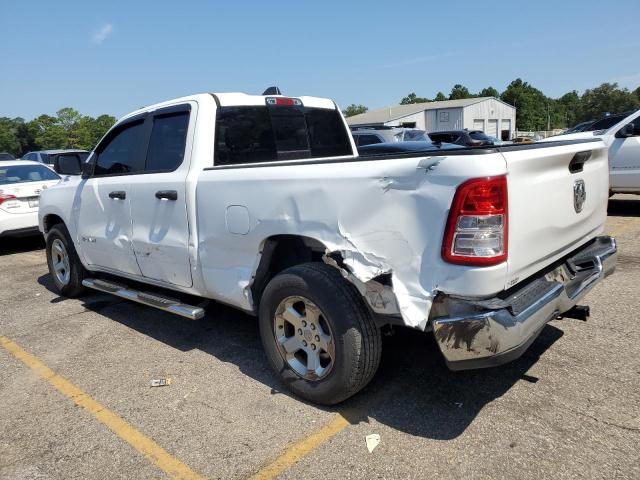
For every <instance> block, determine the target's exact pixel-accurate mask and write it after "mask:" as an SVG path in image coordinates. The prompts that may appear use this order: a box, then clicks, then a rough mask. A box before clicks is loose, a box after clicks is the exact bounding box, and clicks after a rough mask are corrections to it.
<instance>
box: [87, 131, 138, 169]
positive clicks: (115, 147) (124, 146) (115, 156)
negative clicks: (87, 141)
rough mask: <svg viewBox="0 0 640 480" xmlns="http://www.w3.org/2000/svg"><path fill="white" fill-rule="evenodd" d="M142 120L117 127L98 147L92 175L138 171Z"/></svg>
mask: <svg viewBox="0 0 640 480" xmlns="http://www.w3.org/2000/svg"><path fill="white" fill-rule="evenodd" d="M142 135H143V120H139V121H137V122H133V123H128V124H126V125H123V126H122V127H120V128H117V129H116V130H114V131H113V132H112V134H110V135H109V137H107V138H106V139H105V141H103V142H102V143H101V144H100V146H99V147H98V151H97V153H98V159H97V161H96V165H95V169H94V171H93V175H94V176H102V175H117V174H124V173H133V172H139V171H141V170H142V162H141V161H140V143H141V142H142Z"/></svg>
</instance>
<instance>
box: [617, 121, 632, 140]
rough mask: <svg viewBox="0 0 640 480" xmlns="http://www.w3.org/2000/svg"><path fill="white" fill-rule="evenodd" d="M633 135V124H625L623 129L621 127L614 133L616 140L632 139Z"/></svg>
mask: <svg viewBox="0 0 640 480" xmlns="http://www.w3.org/2000/svg"><path fill="white" fill-rule="evenodd" d="M634 134H635V127H634V126H633V123H627V124H626V125H625V126H624V127H622V128H621V129H620V130H618V132H617V133H616V138H629V137H633V136H634Z"/></svg>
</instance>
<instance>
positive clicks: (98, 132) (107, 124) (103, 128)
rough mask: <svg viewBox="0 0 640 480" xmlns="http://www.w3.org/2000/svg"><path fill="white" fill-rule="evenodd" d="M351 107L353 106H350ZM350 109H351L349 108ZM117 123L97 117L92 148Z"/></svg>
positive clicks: (111, 118) (92, 132) (93, 129)
mask: <svg viewBox="0 0 640 480" xmlns="http://www.w3.org/2000/svg"><path fill="white" fill-rule="evenodd" d="M350 106H351V105H350ZM358 107H361V108H364V110H363V111H362V112H360V113H364V112H366V111H367V107H365V106H363V105H358ZM347 108H349V107H347ZM115 123H116V118H115V117H112V116H111V115H100V116H99V117H96V118H95V119H94V120H93V122H92V123H91V148H93V147H95V146H96V145H97V144H98V142H99V141H100V139H101V138H102V137H104V134H105V133H107V131H108V130H109V129H110V128H111V127H113V125H114V124H115Z"/></svg>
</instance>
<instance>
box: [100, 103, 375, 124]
mask: <svg viewBox="0 0 640 480" xmlns="http://www.w3.org/2000/svg"><path fill="white" fill-rule="evenodd" d="M367 110H369V109H368V108H367V107H365V106H364V105H356V104H355V103H352V104H351V105H349V106H348V107H347V108H345V109H344V110H343V111H342V113H343V114H344V116H345V117H353V116H354V115H360V114H361V113H365V112H366V111H367ZM104 116H106V115H103V116H102V117H104ZM102 117H98V118H97V119H96V122H97V121H98V120H99V119H101V118H102ZM112 125H113V124H112Z"/></svg>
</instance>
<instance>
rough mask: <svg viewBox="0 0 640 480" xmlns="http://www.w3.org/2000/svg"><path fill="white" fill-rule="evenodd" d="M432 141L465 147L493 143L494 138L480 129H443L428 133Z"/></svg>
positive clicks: (494, 141)
mask: <svg viewBox="0 0 640 480" xmlns="http://www.w3.org/2000/svg"><path fill="white" fill-rule="evenodd" d="M428 135H429V138H431V141H432V142H433V143H455V144H457V145H463V146H465V147H479V146H482V145H495V143H496V139H495V138H493V137H490V136H489V135H487V134H486V133H484V132H483V131H482V130H445V131H443V132H431V133H429V134H428Z"/></svg>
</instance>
